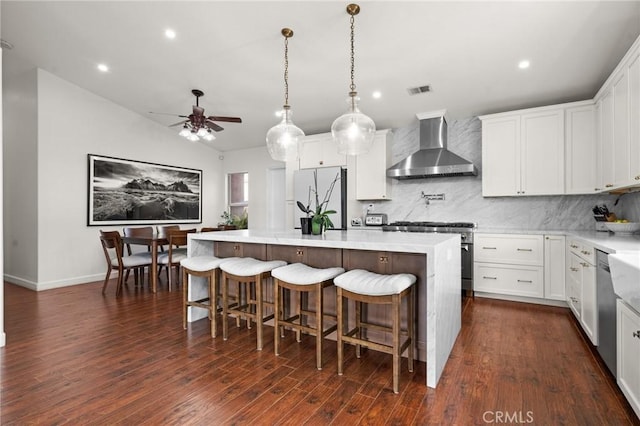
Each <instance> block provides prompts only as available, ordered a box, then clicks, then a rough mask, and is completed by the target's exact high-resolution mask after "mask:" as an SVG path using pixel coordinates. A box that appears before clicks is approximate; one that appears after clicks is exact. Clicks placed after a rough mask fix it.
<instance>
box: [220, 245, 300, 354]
mask: <svg viewBox="0 0 640 426" xmlns="http://www.w3.org/2000/svg"><path fill="white" fill-rule="evenodd" d="M286 264H287V262H285V261H283V260H271V261H264V260H257V259H254V258H252V257H241V258H236V259H232V260H229V261H228V262H224V263H222V264H220V270H221V271H222V338H223V339H224V340H227V338H228V334H229V324H228V321H227V319H228V316H229V314H235V315H237V316H238V317H241V318H246V320H247V327H248V328H251V320H254V321H255V323H256V335H257V348H258V350H259V351H261V350H262V323H264V322H265V321H269V320H270V319H272V318H273V317H274V315H273V314H271V315H266V316H265V315H264V306H265V305H271V306H273V303H270V302H265V301H264V294H263V289H262V286H263V284H264V282H265V279H267V278H269V277H270V276H271V271H272V270H273V269H275V268H279V267H281V266H284V265H286ZM229 280H232V281H235V282H236V283H237V285H238V287H237V289H238V292H237V303H235V304H234V305H231V304H230V303H229V300H230V297H229ZM251 284H253V285H254V287H253V291H252V286H251ZM242 286H244V287H246V290H245V291H244V298H243V294H242V293H243V292H242V288H241V287H242Z"/></svg>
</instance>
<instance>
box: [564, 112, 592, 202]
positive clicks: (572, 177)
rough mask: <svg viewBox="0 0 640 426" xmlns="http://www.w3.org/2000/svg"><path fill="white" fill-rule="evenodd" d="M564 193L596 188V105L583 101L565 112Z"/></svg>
mask: <svg viewBox="0 0 640 426" xmlns="http://www.w3.org/2000/svg"><path fill="white" fill-rule="evenodd" d="M565 131H566V139H565V149H566V151H565V193H567V194H592V193H594V192H596V187H597V176H596V174H595V173H594V170H596V168H597V167H596V139H597V138H596V107H595V105H593V104H591V105H584V106H578V107H573V108H567V109H566V112H565Z"/></svg>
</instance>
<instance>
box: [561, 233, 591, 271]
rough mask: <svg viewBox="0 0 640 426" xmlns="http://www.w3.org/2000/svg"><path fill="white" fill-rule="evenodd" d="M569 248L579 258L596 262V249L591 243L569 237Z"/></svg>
mask: <svg viewBox="0 0 640 426" xmlns="http://www.w3.org/2000/svg"><path fill="white" fill-rule="evenodd" d="M567 248H568V249H569V251H570V252H571V253H573V254H575V255H576V256H578V257H579V258H581V259H584V260H586V261H587V262H589V263H590V264H592V265H595V264H596V251H595V250H594V248H593V247H592V246H590V245H589V244H586V243H583V242H582V241H580V240H577V239H574V238H569V239H567Z"/></svg>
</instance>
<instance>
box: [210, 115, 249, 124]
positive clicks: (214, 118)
mask: <svg viewBox="0 0 640 426" xmlns="http://www.w3.org/2000/svg"><path fill="white" fill-rule="evenodd" d="M207 120H211V121H226V122H228V123H242V119H241V118H240V117H218V116H215V115H212V116H211V117H207Z"/></svg>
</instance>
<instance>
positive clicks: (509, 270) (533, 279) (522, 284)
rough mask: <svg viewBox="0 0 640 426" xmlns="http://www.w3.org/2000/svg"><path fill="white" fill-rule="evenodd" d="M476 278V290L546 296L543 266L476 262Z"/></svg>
mask: <svg viewBox="0 0 640 426" xmlns="http://www.w3.org/2000/svg"><path fill="white" fill-rule="evenodd" d="M474 280H475V282H474V290H475V291H481V292H487V293H499V294H510V295H513V296H528V297H540V298H541V297H544V270H543V267H542V266H529V267H527V266H516V265H502V264H489V263H481V264H479V263H476V264H475V267H474Z"/></svg>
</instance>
